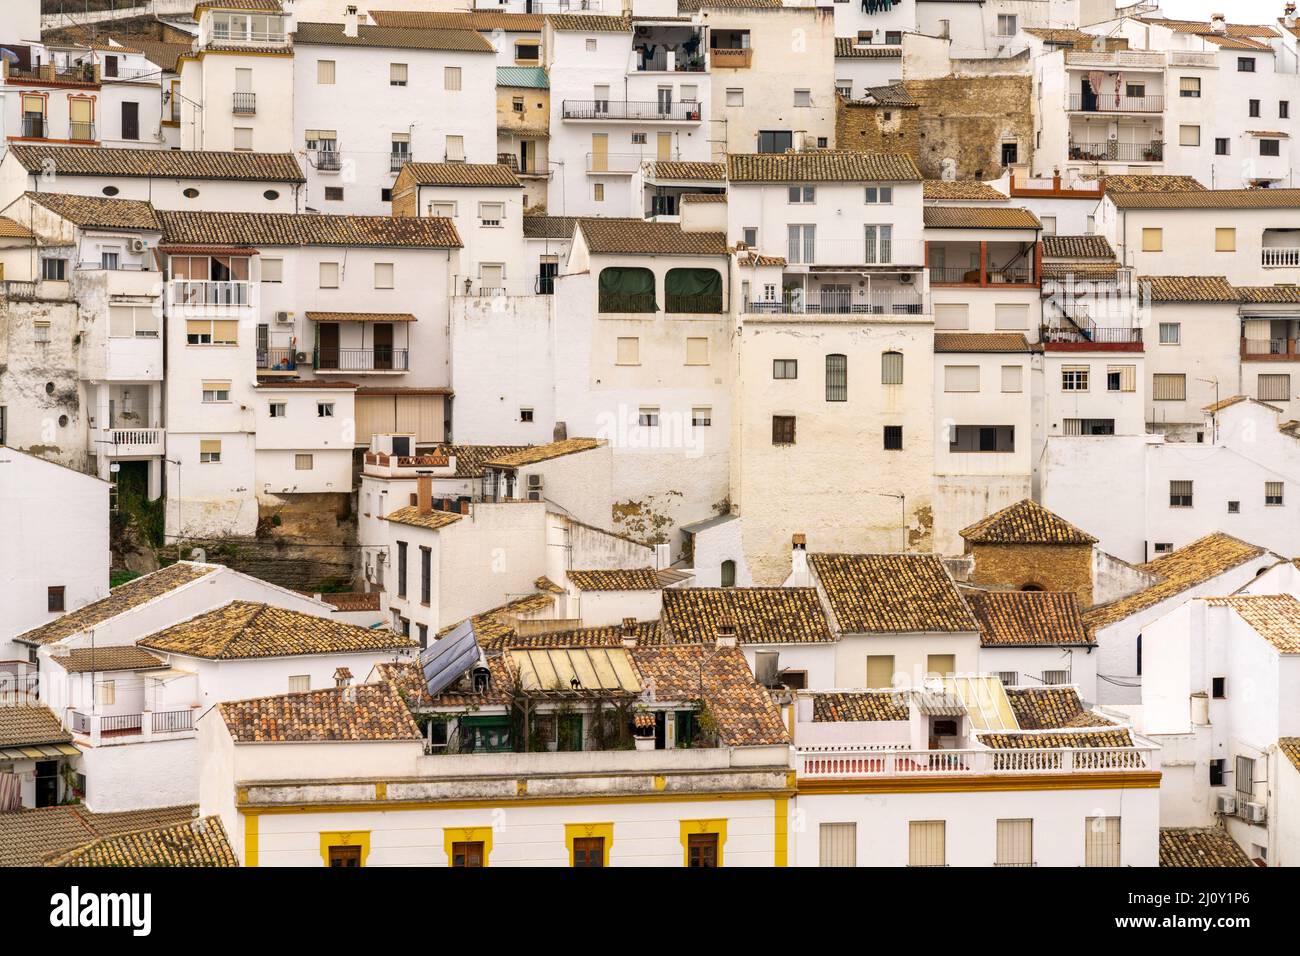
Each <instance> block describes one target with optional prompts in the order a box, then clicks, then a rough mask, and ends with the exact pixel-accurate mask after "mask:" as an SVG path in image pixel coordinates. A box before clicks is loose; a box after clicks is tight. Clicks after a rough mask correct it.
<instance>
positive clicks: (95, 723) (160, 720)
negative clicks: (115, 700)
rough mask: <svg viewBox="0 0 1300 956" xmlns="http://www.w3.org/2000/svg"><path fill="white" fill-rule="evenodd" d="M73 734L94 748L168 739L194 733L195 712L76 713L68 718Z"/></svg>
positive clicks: (187, 710)
mask: <svg viewBox="0 0 1300 956" xmlns="http://www.w3.org/2000/svg"><path fill="white" fill-rule="evenodd" d="M68 724H69V728H70V729H71V731H72V733H73V734H76V735H77V736H80V737H86V738H89V739H90V741H91V742H92V743H93V744H94V745H95V746H97V747H98V746H108V745H111V744H118V743H140V742H142V741H147V740H157V739H162V740H169V739H174V738H176V737H180V736H189V735H191V734H193V733H194V709H193V708H189V707H186V708H182V709H179V710H155V711H147V710H146V711H144V712H142V713H138V714H88V713H86V712H84V711H80V710H74V711H72V713H71V714H70V715H69V718H68Z"/></svg>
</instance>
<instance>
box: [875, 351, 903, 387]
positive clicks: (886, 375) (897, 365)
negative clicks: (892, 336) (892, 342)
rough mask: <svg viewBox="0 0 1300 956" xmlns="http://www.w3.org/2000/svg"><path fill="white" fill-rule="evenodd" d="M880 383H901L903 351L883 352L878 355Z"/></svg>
mask: <svg viewBox="0 0 1300 956" xmlns="http://www.w3.org/2000/svg"><path fill="white" fill-rule="evenodd" d="M880 384H881V385H902V384H903V353H902V352H883V353H881V356H880Z"/></svg>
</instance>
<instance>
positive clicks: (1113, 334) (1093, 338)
mask: <svg viewBox="0 0 1300 956" xmlns="http://www.w3.org/2000/svg"><path fill="white" fill-rule="evenodd" d="M1039 335H1040V337H1041V338H1042V340H1043V341H1044V342H1049V343H1050V342H1096V343H1102V344H1127V343H1140V342H1141V341H1142V330H1141V329H1138V328H1121V327H1118V326H1105V325H1083V326H1082V327H1075V326H1069V325H1063V326H1046V325H1045V326H1042V327H1041V328H1040V329H1039Z"/></svg>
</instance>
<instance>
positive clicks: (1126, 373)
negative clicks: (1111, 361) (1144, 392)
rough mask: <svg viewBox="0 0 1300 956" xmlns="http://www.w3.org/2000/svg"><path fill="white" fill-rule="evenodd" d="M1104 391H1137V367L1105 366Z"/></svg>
mask: <svg viewBox="0 0 1300 956" xmlns="http://www.w3.org/2000/svg"><path fill="white" fill-rule="evenodd" d="M1106 391H1108V392H1135V391H1137V366H1136V365H1107V366H1106Z"/></svg>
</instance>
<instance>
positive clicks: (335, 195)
mask: <svg viewBox="0 0 1300 956" xmlns="http://www.w3.org/2000/svg"><path fill="white" fill-rule="evenodd" d="M325 198H326V199H327V200H328V201H330V202H342V201H343V187H342V186H326V187H325Z"/></svg>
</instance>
